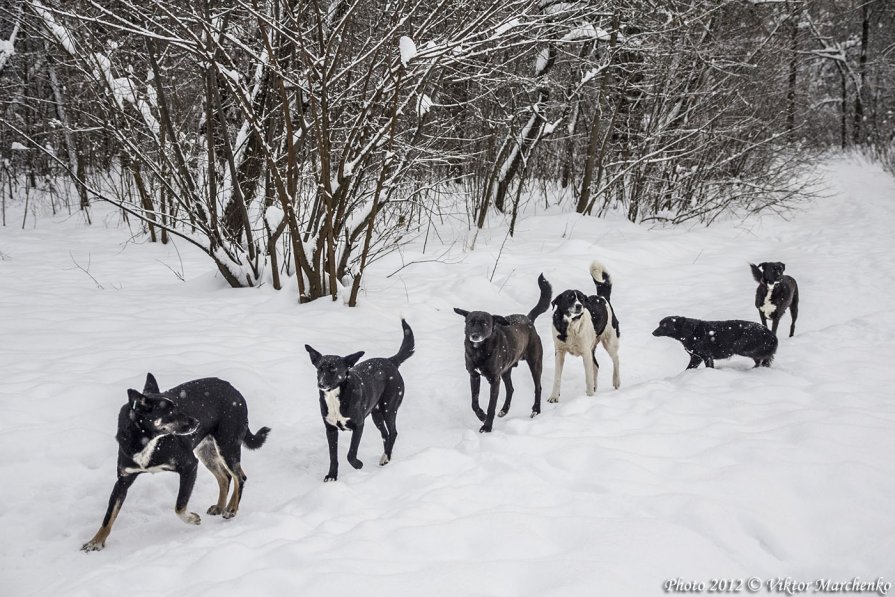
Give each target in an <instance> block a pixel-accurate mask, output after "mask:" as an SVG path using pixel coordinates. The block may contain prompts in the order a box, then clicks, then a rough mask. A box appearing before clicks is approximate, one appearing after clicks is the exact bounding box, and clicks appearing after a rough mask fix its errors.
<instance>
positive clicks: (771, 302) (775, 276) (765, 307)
mask: <svg viewBox="0 0 895 597" xmlns="http://www.w3.org/2000/svg"><path fill="white" fill-rule="evenodd" d="M749 267H751V268H752V277H753V278H755V281H756V282H758V289H757V290H756V291H755V306H756V307H757V308H758V314H759V315H760V316H761V324H762V325H764V326H767V325H768V321H767V320H768V319H770V320H771V326H772V327H771V331H772V332H774V335H775V336H776V335H777V326H778V325H779V324H780V319H781V318H782V317H783V313H785V312H786V309H789V316H790V317H791V318H792V324H791V325H790V326H789V336H790V338H791V337H792V335H793V334H795V333H796V318H798V316H799V286H798V285H797V284H796V281H795V279H794V278H793V277H792V276H785V275H783V270H785V269H786V265H784V264H782V263H780V262H779V261H773V262H765V263H759V264H758V265H755V264H754V263H750V264H749Z"/></svg>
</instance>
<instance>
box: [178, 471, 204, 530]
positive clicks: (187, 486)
mask: <svg viewBox="0 0 895 597" xmlns="http://www.w3.org/2000/svg"><path fill="white" fill-rule="evenodd" d="M198 464H199V461H198V460H196V459H195V458H194V459H193V461H192V462H190V463H189V464H188V465H186V467H185V468H184V469H183V470H180V471H178V472H179V473H180V489H178V491H177V502H176V504H175V506H174V512H176V513H177V516H179V517H180V520H182V521H183V522H185V523H187V524H199V523H200V522H202V519H201V518H199V515H198V514H196V513H195V512H190V511H188V510H187V506H188V505H189V503H190V496H191V495H193V485H195V484H196V468H197V466H198Z"/></svg>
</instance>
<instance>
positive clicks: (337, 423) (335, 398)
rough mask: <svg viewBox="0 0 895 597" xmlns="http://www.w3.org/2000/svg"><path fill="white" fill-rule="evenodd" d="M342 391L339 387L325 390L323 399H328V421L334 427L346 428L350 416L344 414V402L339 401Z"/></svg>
mask: <svg viewBox="0 0 895 597" xmlns="http://www.w3.org/2000/svg"><path fill="white" fill-rule="evenodd" d="M340 393H341V390H340V389H339V388H334V389H332V390H329V391H328V392H324V393H323V399H324V400H325V401H326V422H327V423H329V424H330V425H332V426H333V427H338V428H340V429H344V428H345V424H346V423H348V421H349V419H350V417H343V416H342V411H341V410H340V406H341V405H342V403H341V402H340V401H339V394H340Z"/></svg>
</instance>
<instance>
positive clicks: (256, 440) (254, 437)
mask: <svg viewBox="0 0 895 597" xmlns="http://www.w3.org/2000/svg"><path fill="white" fill-rule="evenodd" d="M268 433H270V427H262V428H261V429H259V430H258V433H252V432H251V431H250V430H249V429H248V428H246V434H245V437H243V438H242V443H244V444H245V447H246V448H248V449H249V450H257V449H258V448H260V447H261V446H263V445H264V442H265V441H267V434H268Z"/></svg>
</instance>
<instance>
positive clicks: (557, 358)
mask: <svg viewBox="0 0 895 597" xmlns="http://www.w3.org/2000/svg"><path fill="white" fill-rule="evenodd" d="M565 362H566V351H564V350H559V349H557V350H556V352H555V353H554V359H553V391H552V392H550V398H547V402H559V388H560V385H561V384H562V368H563V364H564V363H565ZM585 366H586V365H585Z"/></svg>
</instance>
